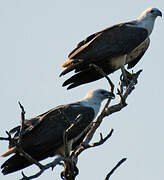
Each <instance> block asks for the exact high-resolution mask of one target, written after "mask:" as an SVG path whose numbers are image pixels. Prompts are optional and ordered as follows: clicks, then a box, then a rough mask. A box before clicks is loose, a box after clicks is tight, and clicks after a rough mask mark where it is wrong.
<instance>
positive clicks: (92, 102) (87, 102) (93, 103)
mask: <svg viewBox="0 0 164 180" xmlns="http://www.w3.org/2000/svg"><path fill="white" fill-rule="evenodd" d="M80 103H81V104H82V105H83V106H87V107H91V108H93V109H94V112H95V117H96V116H97V114H98V112H99V110H100V106H101V101H100V100H98V99H83V100H82V101H81V102H80Z"/></svg>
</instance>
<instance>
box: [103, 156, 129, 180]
mask: <svg viewBox="0 0 164 180" xmlns="http://www.w3.org/2000/svg"><path fill="white" fill-rule="evenodd" d="M125 161H126V158H123V159H121V160H120V161H119V162H118V163H117V165H116V166H115V167H114V168H113V169H112V170H111V171H110V172H109V173H108V174H107V176H106V178H105V180H109V179H110V177H111V175H112V174H113V173H114V171H115V170H116V169H117V168H118V167H119V166H121V164H122V163H124V162H125Z"/></svg>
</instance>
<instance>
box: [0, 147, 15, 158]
mask: <svg viewBox="0 0 164 180" xmlns="http://www.w3.org/2000/svg"><path fill="white" fill-rule="evenodd" d="M15 152H16V147H12V148H10V149H9V150H8V151H6V152H5V153H3V154H2V155H1V157H7V156H9V155H10V154H13V153H15Z"/></svg>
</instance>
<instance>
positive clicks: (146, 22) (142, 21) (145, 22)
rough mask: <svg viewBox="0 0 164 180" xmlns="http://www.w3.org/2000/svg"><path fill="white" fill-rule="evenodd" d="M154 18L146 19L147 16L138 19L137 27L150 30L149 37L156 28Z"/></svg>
mask: <svg viewBox="0 0 164 180" xmlns="http://www.w3.org/2000/svg"><path fill="white" fill-rule="evenodd" d="M155 19H156V18H154V17H146V16H139V17H138V18H137V19H136V22H137V23H136V25H137V27H142V28H145V29H147V30H148V33H149V35H150V34H151V33H152V31H153V28H154V22H155Z"/></svg>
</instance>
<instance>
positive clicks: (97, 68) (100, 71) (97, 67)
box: [89, 64, 114, 93]
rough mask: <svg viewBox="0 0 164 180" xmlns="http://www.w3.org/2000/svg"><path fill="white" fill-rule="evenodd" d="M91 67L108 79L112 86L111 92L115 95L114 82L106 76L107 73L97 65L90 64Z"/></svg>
mask: <svg viewBox="0 0 164 180" xmlns="http://www.w3.org/2000/svg"><path fill="white" fill-rule="evenodd" d="M89 66H90V67H93V68H95V70H96V71H97V72H98V73H100V74H101V75H102V77H105V78H106V80H107V81H108V83H109V84H110V87H111V92H112V93H113V91H114V84H113V82H112V81H111V80H110V78H109V77H108V76H107V74H105V72H104V71H103V69H102V68H100V67H99V66H97V65H95V64H90V65H89Z"/></svg>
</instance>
